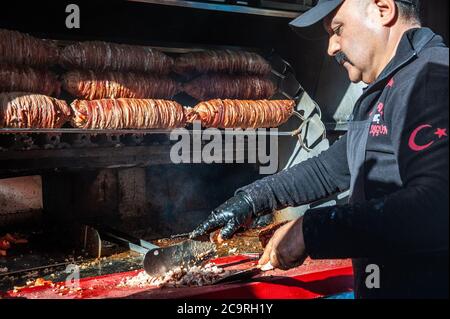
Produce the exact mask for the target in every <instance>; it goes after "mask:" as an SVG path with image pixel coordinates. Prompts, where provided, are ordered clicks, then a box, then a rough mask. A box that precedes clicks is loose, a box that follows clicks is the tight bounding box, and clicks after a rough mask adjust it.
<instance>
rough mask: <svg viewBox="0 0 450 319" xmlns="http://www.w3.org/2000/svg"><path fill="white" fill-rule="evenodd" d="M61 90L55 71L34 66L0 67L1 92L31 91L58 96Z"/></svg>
mask: <svg viewBox="0 0 450 319" xmlns="http://www.w3.org/2000/svg"><path fill="white" fill-rule="evenodd" d="M60 91H61V84H60V83H59V81H58V78H57V76H56V74H54V73H53V72H50V71H44V70H38V69H32V68H16V67H1V68H0V92H30V93H37V94H44V95H49V96H54V97H58V96H59V94H60Z"/></svg>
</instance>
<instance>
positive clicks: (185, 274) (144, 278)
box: [118, 264, 229, 288]
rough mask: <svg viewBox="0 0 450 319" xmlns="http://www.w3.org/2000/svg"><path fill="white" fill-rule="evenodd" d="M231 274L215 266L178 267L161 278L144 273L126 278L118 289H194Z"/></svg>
mask: <svg viewBox="0 0 450 319" xmlns="http://www.w3.org/2000/svg"><path fill="white" fill-rule="evenodd" d="M228 274H229V272H228V271H225V270H224V269H223V268H220V267H217V266H215V265H214V264H206V265H204V266H193V267H190V268H183V267H177V268H175V269H172V270H170V271H168V272H166V273H165V274H163V275H161V276H155V277H152V276H149V275H147V273H145V272H144V271H141V272H139V273H138V274H137V275H136V276H134V277H127V278H124V279H123V280H122V281H121V282H120V283H119V285H118V287H139V288H145V287H149V286H157V287H160V288H162V287H192V286H207V285H212V284H214V283H215V282H216V281H217V280H218V279H220V278H222V277H223V276H226V275H228Z"/></svg>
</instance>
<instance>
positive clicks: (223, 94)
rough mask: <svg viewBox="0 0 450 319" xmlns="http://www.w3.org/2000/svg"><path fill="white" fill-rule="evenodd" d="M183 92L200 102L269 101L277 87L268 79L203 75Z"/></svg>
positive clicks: (189, 83)
mask: <svg viewBox="0 0 450 319" xmlns="http://www.w3.org/2000/svg"><path fill="white" fill-rule="evenodd" d="M183 91H184V92H186V93H187V94H189V95H190V96H192V97H194V98H196V99H197V100H199V101H203V100H209V99H242V100H261V99H268V98H270V97H271V96H272V95H274V94H275V91H276V87H275V84H273V82H272V81H271V80H269V79H267V78H263V77H259V76H245V75H240V76H231V75H225V74H214V75H213V74H210V75H202V76H200V77H198V78H196V79H194V80H192V81H190V82H188V83H186V84H185V85H184V86H183Z"/></svg>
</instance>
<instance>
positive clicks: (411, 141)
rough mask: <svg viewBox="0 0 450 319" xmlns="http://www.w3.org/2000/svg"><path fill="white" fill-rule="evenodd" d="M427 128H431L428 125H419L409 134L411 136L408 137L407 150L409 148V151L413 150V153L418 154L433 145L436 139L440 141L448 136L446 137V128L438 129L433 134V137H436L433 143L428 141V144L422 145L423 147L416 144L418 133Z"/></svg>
mask: <svg viewBox="0 0 450 319" xmlns="http://www.w3.org/2000/svg"><path fill="white" fill-rule="evenodd" d="M427 128H432V126H431V125H429V124H424V125H420V126H419V127H417V128H416V129H415V130H414V131H413V132H412V133H411V136H410V137H409V141H408V145H409V148H410V149H411V150H413V151H415V152H420V151H423V150H426V149H427V148H429V147H430V146H431V145H433V144H434V142H435V141H436V139H438V140H440V139H442V138H444V137H447V136H448V135H447V129H446V128H438V129H437V130H436V131H435V132H434V135H436V136H437V138H435V140H434V141H430V142H429V143H427V144H423V145H419V144H417V142H416V139H417V135H419V133H420V132H421V131H422V130H424V129H427Z"/></svg>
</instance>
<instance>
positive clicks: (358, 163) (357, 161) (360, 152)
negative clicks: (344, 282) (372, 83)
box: [347, 31, 434, 298]
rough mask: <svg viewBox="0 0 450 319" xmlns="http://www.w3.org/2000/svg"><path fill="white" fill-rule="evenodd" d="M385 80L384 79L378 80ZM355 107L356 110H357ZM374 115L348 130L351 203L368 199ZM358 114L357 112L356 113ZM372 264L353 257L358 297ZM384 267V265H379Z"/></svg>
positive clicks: (418, 47) (426, 38)
mask: <svg viewBox="0 0 450 319" xmlns="http://www.w3.org/2000/svg"><path fill="white" fill-rule="evenodd" d="M433 37H434V33H432V32H431V31H430V32H429V34H427V35H426V36H424V37H423V39H422V40H421V41H420V42H419V43H418V44H417V45H416V48H415V54H414V55H413V56H411V58H410V59H408V60H407V61H405V63H403V64H402V65H401V66H399V67H398V68H397V69H400V68H401V67H403V66H404V65H406V64H408V63H409V62H411V61H412V60H413V58H414V57H415V56H417V54H418V53H420V52H421V51H422V50H423V49H424V47H425V46H426V45H427V44H428V43H429V42H430V41H431V40H432V39H433ZM395 71H396V70H394V71H392V72H389V77H392V76H393V74H394V73H395ZM383 78H385V79H387V78H388V77H387V76H383V73H382V74H381V75H380V79H383ZM377 82H383V80H380V81H377ZM363 99H364V96H362V97H361V98H360V99H359V100H358V102H357V103H356V108H358V107H359V106H360V105H361V101H362V100H363ZM376 106H377V103H375V104H374V106H373V109H375V108H376ZM356 108H355V110H357V109H356ZM372 113H373V114H374V115H372V116H369V117H368V119H367V120H363V121H351V122H349V125H348V132H347V160H348V166H349V171H350V175H351V179H350V195H349V203H350V204H356V203H361V202H365V201H366V194H365V162H366V148H367V141H368V138H369V131H370V125H371V124H372V122H373V120H374V116H375V113H376V112H372ZM354 114H356V113H354ZM369 264H371V262H370V261H369V260H368V259H365V258H359V259H353V270H354V280H355V296H356V297H357V298H360V297H363V298H364V297H367V294H368V293H369V290H368V289H367V288H366V287H365V280H366V277H367V275H368V274H366V272H365V269H366V267H367V265H369ZM379 266H380V268H382V265H379ZM373 292H374V293H376V292H375V291H373Z"/></svg>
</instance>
